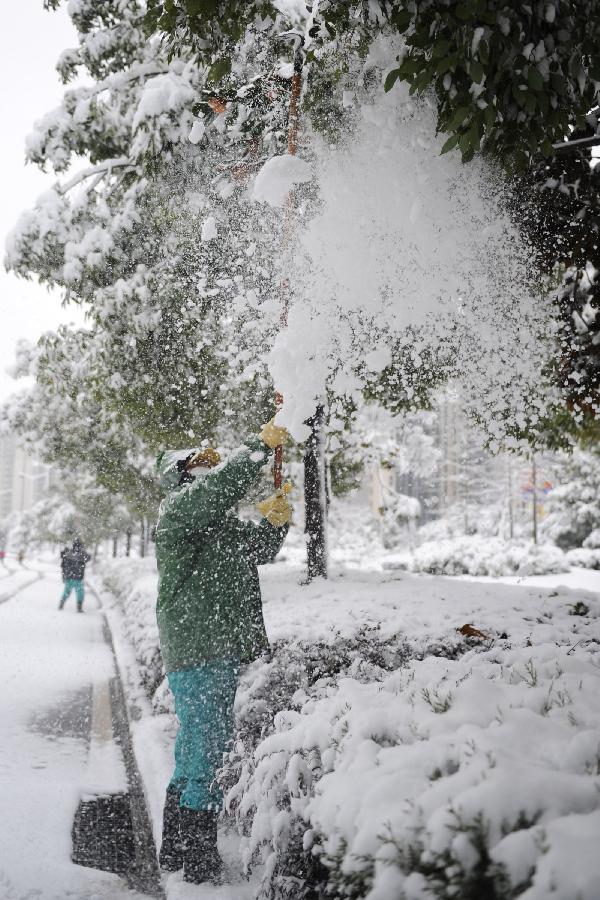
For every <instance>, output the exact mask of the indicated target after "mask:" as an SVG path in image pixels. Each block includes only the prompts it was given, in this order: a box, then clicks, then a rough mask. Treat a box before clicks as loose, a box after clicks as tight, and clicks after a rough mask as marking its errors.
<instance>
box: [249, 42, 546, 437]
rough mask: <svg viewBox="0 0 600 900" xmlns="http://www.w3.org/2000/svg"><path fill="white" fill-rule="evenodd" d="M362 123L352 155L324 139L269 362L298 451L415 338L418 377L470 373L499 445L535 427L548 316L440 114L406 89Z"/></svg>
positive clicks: (478, 163)
mask: <svg viewBox="0 0 600 900" xmlns="http://www.w3.org/2000/svg"><path fill="white" fill-rule="evenodd" d="M396 49H397V48H396ZM386 52H388V53H389V51H387V50H386ZM380 62H381V66H382V69H385V66H384V64H383V60H382V61H380ZM392 62H393V57H390V65H391V63H392ZM388 68H389V66H388ZM359 117H360V118H359V121H358V124H357V126H356V128H355V130H354V131H352V133H351V134H350V136H349V138H348V139H347V140H346V141H344V142H342V144H341V145H334V146H333V147H332V146H330V145H329V144H328V143H325V142H324V141H321V140H319V138H318V137H315V138H313V142H312V151H313V153H314V156H315V158H316V163H315V167H316V178H317V182H318V196H319V207H318V211H317V213H316V215H315V216H314V217H313V219H312V220H311V221H310V222H309V223H308V224H307V225H306V226H305V227H302V228H298V232H297V235H296V241H295V243H294V253H295V255H294V259H293V260H292V261H290V264H289V268H290V270H291V272H292V277H291V283H292V285H293V298H292V302H291V305H290V313H289V326H288V328H287V329H286V330H284V331H282V332H281V334H280V335H279V337H278V338H277V340H276V342H275V345H274V348H273V352H272V355H271V359H270V370H271V374H272V375H273V378H274V381H275V383H276V384H277V386H278V389H279V390H281V392H282V393H283V395H284V398H285V404H284V408H283V411H282V413H281V421H282V423H284V424H286V425H288V427H290V428H291V430H292V432H293V433H294V435H295V436H296V437H297V438H299V439H301V438H302V437H303V436H304V429H303V426H302V423H303V421H304V420H305V419H307V418H308V417H309V416H310V415H311V414H312V411H313V410H314V406H315V399H316V397H318V396H319V395H321V396H322V395H323V391H324V384H325V380H326V379H328V378H330V379H332V380H331V385H332V387H333V389H334V391H338V392H340V393H345V392H349V393H352V392H353V391H354V390H355V389H357V388H358V382H357V380H356V377H355V368H356V362H357V359H358V360H360V357H361V355H362V354H366V353H369V351H370V350H373V349H378V348H380V347H381V346H386V345H387V346H390V345H391V344H393V343H394V341H396V340H400V341H402V340H405V341H407V340H408V337H407V336H408V335H409V333H410V341H409V344H410V350H411V352H412V353H413V355H414V359H415V364H416V365H417V366H418V365H419V360H420V356H421V351H422V350H423V349H426V348H427V347H429V348H442V349H443V350H444V352H445V353H447V354H448V356H449V357H452V358H454V359H455V360H460V366H459V367H458V368H459V373H458V374H459V379H460V383H459V385H458V387H459V390H460V393H461V395H462V397H463V402H464V405H465V407H466V408H467V409H470V410H476V411H477V412H479V413H482V412H484V413H485V417H486V418H487V419H488V420H489V421H490V422H491V426H488V427H490V428H491V431H492V437H493V438H494V437H496V432H497V437H498V438H500V437H502V428H501V426H500V425H499V424H498V423H499V422H500V421H501V420H502V419H503V418H506V415H507V414H509V415H510V418H511V422H517V424H518V425H520V426H522V425H524V424H525V421H526V417H527V416H529V420H530V421H535V419H536V418H537V417H539V414H540V410H539V407H540V405H541V402H542V401H541V400H538V393H539V390H538V385H539V372H540V368H541V360H542V359H544V356H545V353H546V346H545V342H544V340H543V337H542V336H543V335H544V333H546V334H548V333H550V326H549V324H548V322H547V321H546V318H547V317H548V316H549V313H548V312H547V311H542V309H541V305H540V304H536V298H535V297H534V296H533V291H532V288H531V279H530V277H529V276H530V272H529V259H528V256H527V252H526V249H525V248H524V246H523V241H522V239H521V237H520V236H519V234H518V233H517V232H516V230H515V229H514V228H513V226H512V225H511V223H510V221H509V219H508V217H507V215H506V214H505V213H504V212H503V209H502V201H503V196H502V191H501V188H500V187H499V186H498V184H497V179H496V177H495V176H494V173H493V171H492V169H491V168H490V167H489V166H488V165H487V163H486V162H485V161H482V160H480V159H479V160H474V161H473V162H471V163H469V164H468V165H463V164H462V162H461V159H460V155H459V154H457V153H449V154H445V155H440V150H441V147H442V144H443V141H444V136H443V135H436V133H435V122H436V119H435V109H434V107H433V105H432V104H431V103H430V102H429V101H428V100H427V99H425V100H421V99H415V98H413V97H410V96H409V95H408V89H407V87H406V86H405V85H397V86H396V87H395V88H394V90H393V91H391V92H390V93H389V94H385V93H384V91H383V88H382V87H381V88H380V89H379V90H378V92H377V93H376V95H375V97H374V100H373V102H372V103H370V104H366V105H363V106H362V107H361V109H360V113H359ZM279 164H281V163H279ZM272 165H278V163H277V161H276V160H274V161H273V163H272ZM295 165H297V163H296V164H295ZM266 171H268V169H267V170H266ZM260 193H261V189H257V188H255V197H256V196H257V195H259V194H260ZM283 196H284V188H283V186H282V187H281V190H280V193H279V197H280V198H282V197H283ZM547 307H548V305H547V304H546V308H547ZM385 359H386V357H385V356H384V357H382V363H383V364H384V361H385ZM334 372H335V377H333V376H334ZM517 383H518V385H519V388H518V391H515V385H516V384H517ZM494 423H495V424H494ZM486 424H488V423H487V422H486ZM494 428H496V432H495V431H494Z"/></svg>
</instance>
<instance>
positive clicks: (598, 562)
mask: <svg viewBox="0 0 600 900" xmlns="http://www.w3.org/2000/svg"><path fill="white" fill-rule="evenodd" d="M567 561H568V563H569V565H571V566H578V567H580V568H582V569H600V550H599V549H596V550H592V549H589V548H587V547H580V548H579V549H575V550H569V551H568V553H567Z"/></svg>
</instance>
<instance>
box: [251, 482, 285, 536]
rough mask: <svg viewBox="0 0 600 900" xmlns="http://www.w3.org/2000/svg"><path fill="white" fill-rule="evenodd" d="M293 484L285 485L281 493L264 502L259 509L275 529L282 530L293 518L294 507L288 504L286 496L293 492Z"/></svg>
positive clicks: (259, 505)
mask: <svg viewBox="0 0 600 900" xmlns="http://www.w3.org/2000/svg"><path fill="white" fill-rule="evenodd" d="M291 489H292V486H291V484H284V485H283V487H282V488H281V490H280V491H277V493H276V494H272V495H271V496H270V497H267V499H266V500H262V501H261V502H260V503H259V504H258V505H257V509H258V511H259V512H260V513H261V515H263V516H264V517H265V519H266V520H267V522H268V523H269V524H270V525H273V527H274V528H282V527H283V526H284V525H287V524H288V522H289V521H290V519H291V518H292V507H291V506H290V504H289V503H288V500H287V497H286V494H289V492H290V491H291Z"/></svg>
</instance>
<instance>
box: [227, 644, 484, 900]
mask: <svg viewBox="0 0 600 900" xmlns="http://www.w3.org/2000/svg"><path fill="white" fill-rule="evenodd" d="M468 647H469V641H465V640H463V639H462V638H461V637H460V636H458V635H457V636H456V637H453V638H452V637H451V638H449V639H448V640H446V641H444V642H438V641H434V640H431V641H429V642H427V643H425V644H419V645H415V646H411V645H410V644H409V643H408V642H407V641H406V640H405V638H404V637H403V636H402V635H400V634H398V635H396V636H394V637H393V638H389V637H388V638H383V637H382V636H381V634H380V632H379V629H378V628H376V627H367V626H363V627H361V628H359V629H358V630H357V632H356V633H355V635H354V636H353V637H352V638H350V639H348V638H342V637H341V636H339V635H337V636H334V637H333V639H332V640H331V641H328V642H317V643H313V644H306V643H304V642H301V641H297V642H294V641H291V642H289V643H284V642H282V643H280V644H278V645H275V647H274V648H273V655H272V657H271V658H270V659H269V660H267V661H265V660H259V661H258V662H256V663H255V664H253V665H252V666H250V667H249V668H248V670H247V671H246V672H245V673H244V674H243V675H242V677H241V680H240V685H239V687H238V692H237V696H236V736H235V740H234V745H233V749H232V750H231V752H230V753H228V754H227V756H226V760H225V764H224V766H223V768H222V770H221V772H220V775H219V781H220V783H221V786H222V788H223V790H224V793H225V794H226V806H227V810H228V811H229V813H231V814H232V815H234V816H235V818H236V820H237V825H238V829H239V831H240V833H241V834H242V835H243V838H242V856H243V862H244V865H245V866H246V867H247V868H248V869H250V867H251V866H252V864H253V863H254V862H255V861H257V860H258V861H260V862H261V863H262V864H264V871H263V875H262V882H261V893H260V897H264V898H269V900H284V898H294V900H296V898H297V900H300V898H307V900H308V898H316V897H320V896H322V894H323V891H324V890H325V888H326V885H327V883H328V882H329V881H330V878H331V874H330V869H331V865H325V864H324V862H323V860H322V859H321V854H320V853H319V842H318V835H317V834H316V832H314V829H311V828H310V827H309V826H307V823H306V821H305V808H306V804H307V802H308V799H309V797H311V796H313V794H314V791H315V789H317V784H318V782H319V779H320V778H321V776H322V774H323V765H322V760H321V749H320V748H321V747H322V746H324V745H326V744H327V741H328V736H329V735H330V733H331V726H330V724H329V723H324V722H322V721H320V720H319V718H318V717H317V718H315V720H314V722H313V723H312V724H313V725H314V733H310V734H309V737H308V739H307V741H308V742H307V744H306V745H305V746H304V745H303V746H298V747H295V748H294V747H287V748H285V749H281V748H278V749H276V750H274V751H272V750H271V749H270V747H271V743H272V742H273V741H275V742H277V741H278V740H279V738H278V737H277V736H278V735H279V734H280V733H282V732H286V731H287V730H288V729H289V728H290V727H292V726H293V724H294V723H296V722H297V721H298V720H299V717H300V713H301V712H304V713H306V712H307V711H308V710H310V708H311V704H312V703H313V701H315V700H316V699H319V698H325V697H328V696H330V695H332V694H334V693H335V692H336V690H337V685H338V684H340V682H342V683H345V681H346V679H350V680H351V681H352V682H354V683H356V684H365V685H367V684H379V683H380V682H381V681H382V680H383V679H384V678H385V677H386V676H388V675H389V674H390V673H392V672H394V671H398V670H399V669H400V667H401V666H403V665H405V664H406V662H407V661H408V659H409V658H413V659H414V658H417V657H419V658H422V657H425V656H428V655H432V656H433V655H437V656H441V657H445V658H454V657H456V656H457V655H460V654H461V653H463V652H465V651H466V650H467V649H468ZM305 721H306V720H305ZM323 729H324V730H323ZM309 731H310V729H309ZM334 743H335V741H334ZM343 896H346V895H345V894H344V895H343ZM348 896H350V895H348Z"/></svg>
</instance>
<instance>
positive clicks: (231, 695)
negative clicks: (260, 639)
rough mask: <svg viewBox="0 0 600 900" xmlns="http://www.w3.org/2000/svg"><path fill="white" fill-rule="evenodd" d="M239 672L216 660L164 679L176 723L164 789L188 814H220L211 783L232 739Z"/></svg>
mask: <svg viewBox="0 0 600 900" xmlns="http://www.w3.org/2000/svg"><path fill="white" fill-rule="evenodd" d="M239 669H240V666H239V662H238V661H237V660H232V659H217V660H213V661H211V662H209V663H205V664H204V665H202V666H194V667H193V668H190V669H180V670H179V671H177V672H169V674H168V676H167V677H168V679H169V687H170V688H171V691H172V693H173V696H174V698H175V712H176V713H177V718H178V719H179V731H178V732H177V738H176V739H175V771H174V772H173V777H172V778H171V781H170V782H169V787H168V790H170V791H176V792H177V793H179V794H180V795H181V796H180V800H179V805H180V806H183V807H186V808H187V809H195V810H199V809H220V808H221V805H222V803H223V796H222V794H221V791H220V789H219V787H218V785H216V784H215V783H214V780H215V773H216V771H217V769H218V768H219V767H220V766H221V764H222V762H223V753H224V752H225V750H226V748H227V744H228V743H229V741H230V740H231V737H232V734H233V702H234V700H235V690H236V687H237V679H238V673H239Z"/></svg>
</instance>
